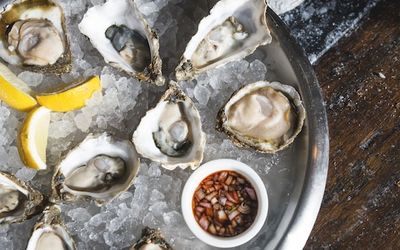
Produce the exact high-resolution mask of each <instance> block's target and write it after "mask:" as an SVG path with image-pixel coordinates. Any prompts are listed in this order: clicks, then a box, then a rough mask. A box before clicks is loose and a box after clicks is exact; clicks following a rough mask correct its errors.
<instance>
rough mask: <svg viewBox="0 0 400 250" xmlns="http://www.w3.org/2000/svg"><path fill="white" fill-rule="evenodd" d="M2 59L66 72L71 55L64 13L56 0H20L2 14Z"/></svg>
mask: <svg viewBox="0 0 400 250" xmlns="http://www.w3.org/2000/svg"><path fill="white" fill-rule="evenodd" d="M0 57H1V58H2V59H4V60H5V61H6V62H7V63H10V64H13V65H24V66H29V67H30V70H33V71H45V72H54V73H64V72H68V71H69V70H70V69H71V54H70V51H69V46H68V41H67V36H66V33H65V27H64V14H63V10H62V9H61V7H60V6H58V4H56V3H55V2H53V1H52V0H41V1H31V0H16V1H13V2H12V3H11V4H9V5H7V6H6V7H5V9H4V11H3V12H2V13H1V15H0Z"/></svg>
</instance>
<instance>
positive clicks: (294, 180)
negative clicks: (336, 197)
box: [246, 9, 329, 250]
mask: <svg viewBox="0 0 400 250" xmlns="http://www.w3.org/2000/svg"><path fill="white" fill-rule="evenodd" d="M267 16H268V19H269V27H270V29H271V32H272V36H273V42H272V44H270V45H267V46H265V47H264V49H265V50H266V51H265V52H266V54H267V59H266V60H267V62H266V63H267V65H268V74H267V75H268V76H267V78H268V80H270V81H280V82H282V83H290V84H293V85H294V86H295V88H296V89H298V90H299V92H300V94H301V96H302V98H303V102H304V106H305V108H306V111H307V118H306V124H305V127H304V129H303V131H302V133H301V135H300V136H299V137H298V138H297V140H296V142H295V144H294V145H292V147H291V148H289V149H288V150H289V151H291V152H289V154H283V155H282V157H280V158H281V159H280V163H279V168H275V169H272V170H271V171H270V173H268V174H267V176H265V177H264V182H265V183H266V186H267V189H268V194H269V196H270V197H269V198H270V210H269V214H268V219H267V222H266V224H265V225H264V228H263V229H262V236H258V239H257V241H256V242H254V243H253V244H251V246H250V247H249V246H246V248H247V249H251V248H252V247H261V246H264V247H263V248H265V249H290V250H294V249H302V248H303V247H304V245H305V243H306V241H307V239H308V237H309V235H310V233H311V230H312V227H313V225H314V223H315V220H316V218H317V215H318V212H319V209H320V206H321V202H322V198H323V194H324V189H325V183H326V178H327V172H328V162H329V136H328V123H327V116H326V112H325V107H324V101H323V98H322V95H321V91H320V88H319V85H318V80H317V78H316V75H315V73H314V70H313V68H312V66H311V65H310V63H309V61H308V59H307V57H306V56H305V54H304V52H303V50H302V49H301V48H300V47H299V45H298V44H297V43H296V41H295V40H294V38H292V36H291V35H290V32H289V30H288V28H287V27H286V25H285V24H284V23H283V22H282V20H281V19H280V18H279V17H278V16H277V15H276V14H275V13H274V12H273V11H272V10H271V9H268V11H267Z"/></svg>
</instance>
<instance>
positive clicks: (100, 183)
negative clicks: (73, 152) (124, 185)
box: [65, 155, 126, 193]
mask: <svg viewBox="0 0 400 250" xmlns="http://www.w3.org/2000/svg"><path fill="white" fill-rule="evenodd" d="M125 173H126V167H125V162H124V161H123V160H122V159H121V158H112V157H109V156H105V155H99V156H96V157H94V158H93V159H91V160H90V161H89V162H88V163H87V165H85V166H82V167H79V168H77V169H76V170H74V171H73V172H72V173H71V174H70V175H68V176H67V177H66V178H65V185H66V186H67V187H68V188H70V189H73V190H77V191H89V192H97V193H99V192H104V191H106V190H108V189H110V187H111V186H112V185H114V184H117V183H119V182H121V180H123V178H124V175H125Z"/></svg>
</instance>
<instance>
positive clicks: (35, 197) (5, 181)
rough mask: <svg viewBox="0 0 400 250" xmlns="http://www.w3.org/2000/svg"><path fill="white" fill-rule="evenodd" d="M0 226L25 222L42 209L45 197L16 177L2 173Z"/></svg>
mask: <svg viewBox="0 0 400 250" xmlns="http://www.w3.org/2000/svg"><path fill="white" fill-rule="evenodd" d="M0 202H1V204H0V206H1V207H0V224H6V223H16V222H23V221H25V220H27V219H29V218H31V217H32V216H34V215H35V214H37V213H39V212H40V211H41V209H42V205H43V202H44V199H43V195H42V194H41V193H40V192H38V191H36V190H35V189H33V188H32V187H31V186H30V185H29V184H28V183H25V182H23V181H21V180H19V179H17V178H16V177H15V176H14V175H12V174H8V173H4V172H0Z"/></svg>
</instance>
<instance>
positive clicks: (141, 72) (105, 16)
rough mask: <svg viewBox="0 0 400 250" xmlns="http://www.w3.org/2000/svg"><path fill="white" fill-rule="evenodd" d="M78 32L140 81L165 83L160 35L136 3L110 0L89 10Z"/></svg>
mask: <svg viewBox="0 0 400 250" xmlns="http://www.w3.org/2000/svg"><path fill="white" fill-rule="evenodd" d="M79 30H80V31H81V33H82V34H84V35H85V36H87V37H88V38H89V39H90V41H91V43H92V44H93V46H94V47H95V48H96V49H97V50H98V51H99V52H100V54H101V55H102V56H103V57H104V60H105V61H106V62H107V63H109V64H111V65H112V66H114V67H117V68H120V69H122V70H124V71H126V72H128V73H129V74H131V75H133V76H135V77H136V78H138V79H139V80H143V81H148V82H151V83H154V84H156V85H163V84H164V81H165V79H164V77H163V76H162V72H161V69H162V62H161V58H160V55H159V47H160V45H159V41H158V36H157V34H156V32H155V31H153V30H152V29H151V28H150V27H149V25H148V24H147V22H146V21H145V19H144V18H143V16H142V14H141V13H140V12H139V10H138V9H137V7H136V4H135V1H133V0H108V1H107V2H106V3H105V4H103V5H97V6H94V7H92V8H90V9H89V10H88V11H87V12H86V14H85V16H84V17H83V19H82V21H81V22H80V23H79ZM138 47H140V48H139V49H137V48H138ZM145 57H147V58H146V59H143V58H145ZM140 60H144V61H143V62H141V63H140V64H139V65H135V64H133V63H132V62H138V61H140Z"/></svg>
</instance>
